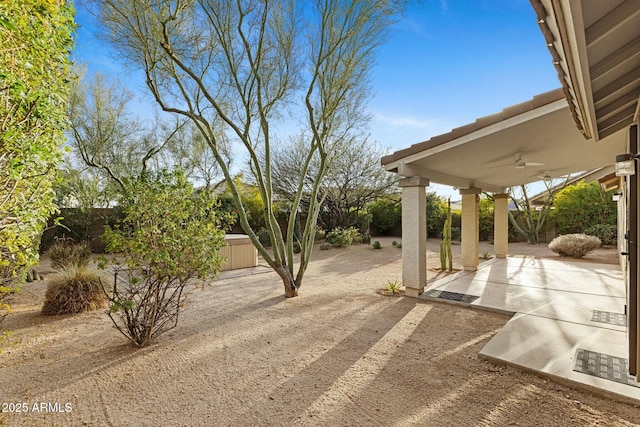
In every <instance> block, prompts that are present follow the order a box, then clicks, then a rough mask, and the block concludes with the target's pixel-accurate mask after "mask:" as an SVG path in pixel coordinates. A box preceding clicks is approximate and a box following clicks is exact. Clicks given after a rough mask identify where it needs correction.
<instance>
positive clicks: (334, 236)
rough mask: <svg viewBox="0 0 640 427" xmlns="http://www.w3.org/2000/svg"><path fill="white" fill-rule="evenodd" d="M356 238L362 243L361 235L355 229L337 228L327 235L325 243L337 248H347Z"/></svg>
mask: <svg viewBox="0 0 640 427" xmlns="http://www.w3.org/2000/svg"><path fill="white" fill-rule="evenodd" d="M358 238H360V239H362V240H361V241H364V239H363V237H362V235H361V234H360V232H359V231H358V230H357V229H356V228H355V227H349V228H340V227H338V228H335V229H333V230H331V231H330V232H329V233H327V242H328V243H331V244H332V245H333V246H335V247H337V248H342V247H345V246H349V245H351V244H352V243H353V242H354V241H355V240H356V239H358Z"/></svg>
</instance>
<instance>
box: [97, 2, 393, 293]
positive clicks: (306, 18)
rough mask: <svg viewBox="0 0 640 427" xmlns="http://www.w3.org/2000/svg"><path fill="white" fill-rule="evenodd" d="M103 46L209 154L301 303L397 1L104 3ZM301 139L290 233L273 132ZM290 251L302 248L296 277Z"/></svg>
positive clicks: (243, 217)
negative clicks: (335, 179)
mask: <svg viewBox="0 0 640 427" xmlns="http://www.w3.org/2000/svg"><path fill="white" fill-rule="evenodd" d="M97 3H98V4H99V5H100V18H101V22H102V23H103V24H104V25H105V27H106V28H107V29H108V30H107V31H108V34H107V37H108V38H109V40H110V41H111V42H112V43H113V44H114V45H115V46H116V48H117V49H118V51H119V52H120V53H121V54H122V55H123V56H124V57H125V58H127V60H128V61H129V63H130V64H132V65H133V66H135V67H137V68H139V69H142V70H143V72H144V73H145V76H146V82H147V86H148V88H149V90H150V91H151V93H152V94H153V96H154V98H155V100H156V102H157V103H158V105H160V107H161V108H162V109H163V110H164V111H167V112H170V113H173V114H176V115H178V116H181V117H184V118H188V119H189V120H190V121H191V122H192V123H193V124H194V125H195V126H196V127H197V128H198V129H199V131H200V133H201V135H202V137H203V138H204V140H205V141H206V142H207V145H208V146H209V148H210V149H211V151H212V153H213V155H214V157H215V159H216V161H217V163H218V165H219V167H220V169H221V171H222V173H223V175H224V177H225V180H226V183H227V185H228V187H229V189H230V192H231V194H232V196H233V198H234V200H235V203H236V207H237V209H238V215H239V220H240V224H241V225H242V227H243V229H244V231H245V232H246V233H247V234H248V236H249V237H250V238H251V240H252V241H253V243H254V245H255V246H256V247H257V248H258V251H259V252H260V254H261V255H262V256H263V258H264V259H265V261H266V262H267V263H268V264H269V265H270V266H271V267H272V268H273V269H274V270H275V271H276V272H277V273H278V274H279V276H280V277H281V278H282V281H283V284H284V289H285V296H288V297H292V296H296V295H297V294H298V289H299V287H300V285H301V284H302V279H303V276H304V273H305V271H306V268H307V265H308V262H309V257H310V255H311V249H312V247H313V241H314V236H315V226H316V222H317V217H318V214H319V210H320V205H321V203H322V198H323V195H322V193H321V192H320V187H321V185H322V182H323V178H324V176H325V174H326V172H327V168H328V165H329V164H330V163H331V162H332V161H333V158H334V157H335V154H336V150H335V148H336V147H338V146H340V143H341V142H343V141H348V140H350V139H351V138H352V137H353V135H354V134H360V133H361V132H362V128H363V127H364V126H366V123H367V120H368V115H367V112H366V102H367V100H368V99H369V97H370V96H371V90H370V87H369V72H370V70H371V68H372V66H373V62H374V59H375V51H376V48H377V47H378V46H379V45H380V44H381V43H382V42H383V41H384V39H385V35H386V34H387V33H388V30H389V27H390V25H391V24H392V23H393V22H394V20H395V19H396V17H397V14H398V13H399V12H400V11H401V9H402V2H401V1H396V0H389V1H379V2H376V4H375V7H372V5H371V3H370V2H369V1H364V0H359V1H358V0H355V1H340V0H331V1H319V0H318V1H313V2H298V1H293V0H291V1H286V0H277V1H270V0H266V1H258V0H222V1H216V2H211V1H206V0H193V1H183V0H173V1H171V0H155V1H148V0H104V1H101V2H97ZM283 122H287V123H288V124H292V123H293V124H298V125H299V129H298V131H297V132H294V133H295V134H297V135H300V139H301V140H302V141H304V144H305V147H306V150H305V155H304V157H303V159H302V168H301V174H300V175H299V176H298V177H297V179H296V181H295V182H296V183H297V185H296V195H295V197H294V198H293V201H292V204H291V212H290V214H289V218H288V220H287V226H286V230H285V231H284V232H283V230H281V229H280V227H279V225H278V221H277V218H276V214H275V212H274V210H273V199H274V190H273V181H272V180H273V176H272V169H271V157H272V150H273V147H274V146H275V145H277V144H279V143H281V142H282V140H283V136H282V135H281V134H280V133H278V132H276V129H277V128H280V129H282V128H286V126H283ZM221 135H224V138H229V139H230V140H231V141H232V142H233V143H235V148H236V149H238V150H241V149H243V150H244V155H245V156H246V158H247V159H248V164H249V169H250V170H251V172H252V174H253V181H254V182H255V184H256V186H257V188H258V191H259V192H260V197H261V198H262V200H263V205H264V207H265V209H264V223H265V224H266V229H267V232H268V233H269V236H270V240H271V242H272V244H273V252H269V251H267V250H266V249H265V247H264V246H263V245H262V244H261V243H260V241H259V240H258V238H257V236H256V233H255V231H254V230H253V229H252V228H251V226H250V225H249V223H248V219H247V212H246V210H245V208H244V206H243V203H242V198H241V196H240V194H239V192H238V189H237V188H236V186H235V184H234V181H233V176H232V173H231V171H230V169H229V167H228V164H227V163H226V162H225V159H224V157H223V154H222V148H221V147H222V145H221V143H222V140H223V139H224V138H221ZM312 164H314V165H317V168H315V172H314V176H313V177H312V181H313V185H312V187H311V192H310V193H309V197H308V202H309V203H308V212H309V215H308V218H307V221H306V225H305V228H304V230H303V231H302V234H301V236H300V237H299V241H296V239H298V238H296V237H295V236H294V232H293V231H294V228H295V226H296V217H297V215H298V210H299V209H300V205H301V201H302V199H303V195H304V184H305V179H306V178H307V176H308V175H307V173H308V172H309V171H310V170H311V168H310V167H311V165H312ZM294 243H295V244H297V245H299V246H300V247H301V252H300V258H299V262H298V268H297V271H296V268H295V266H294V264H295V262H294V256H293V248H294Z"/></svg>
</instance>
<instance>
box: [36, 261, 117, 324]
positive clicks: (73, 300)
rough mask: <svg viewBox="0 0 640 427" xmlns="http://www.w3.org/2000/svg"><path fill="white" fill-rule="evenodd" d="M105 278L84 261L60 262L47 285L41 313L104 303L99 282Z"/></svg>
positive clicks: (80, 309) (80, 310)
mask: <svg viewBox="0 0 640 427" xmlns="http://www.w3.org/2000/svg"><path fill="white" fill-rule="evenodd" d="M108 280H109V279H107V278H105V277H103V276H102V275H101V274H100V273H98V272H97V271H95V270H93V269H91V268H89V267H87V266H86V265H77V264H68V265H66V266H63V267H62V269H61V270H60V271H59V272H58V273H57V274H56V275H55V276H53V277H52V278H51V282H49V284H48V286H47V292H46V294H45V297H44V305H43V306H42V314H46V315H49V316H56V315H59V314H77V313H84V312H85V311H90V310H97V309H99V308H103V307H105V306H106V305H107V298H106V294H105V292H104V289H103V287H102V285H103V283H107V281H108Z"/></svg>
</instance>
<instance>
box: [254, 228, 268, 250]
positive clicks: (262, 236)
mask: <svg viewBox="0 0 640 427" xmlns="http://www.w3.org/2000/svg"><path fill="white" fill-rule="evenodd" d="M256 236H257V237H258V240H259V241H260V243H262V245H263V246H264V247H265V248H268V247H269V246H271V237H270V236H269V232H268V231H267V229H266V228H261V229H260V230H258V232H257V233H256Z"/></svg>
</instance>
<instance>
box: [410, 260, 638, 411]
mask: <svg viewBox="0 0 640 427" xmlns="http://www.w3.org/2000/svg"><path fill="white" fill-rule="evenodd" d="M420 298H421V299H426V300H435V301H444V302H449V303H454V304H463V305H467V306H470V307H475V308H480V309H485V310H492V311H498V312H502V313H507V314H513V317H512V318H511V320H509V322H508V323H507V324H506V325H505V326H504V327H503V328H502V329H501V330H500V331H499V332H498V333H497V334H496V335H495V336H494V337H493V338H492V339H491V340H490V341H489V342H488V343H487V344H486V345H485V347H484V348H483V349H482V350H481V352H480V355H482V356H483V357H486V358H488V359H491V360H495V361H498V362H501V363H507V364H510V365H514V366H518V367H520V368H524V369H526V370H530V371H534V372H538V373H542V374H545V375H548V376H551V377H553V378H554V379H556V380H559V381H561V382H567V381H568V382H571V383H573V385H576V384H578V385H579V386H582V387H584V388H588V389H596V390H598V391H600V392H604V393H607V394H611V395H615V397H616V398H618V399H620V398H621V399H623V400H626V399H634V400H635V401H638V400H640V386H639V385H638V384H637V383H636V381H635V378H634V377H632V376H630V375H629V374H628V361H627V350H628V347H627V337H626V318H625V316H624V305H625V301H626V296H625V284H624V280H623V274H622V272H621V270H620V268H619V267H618V266H617V265H611V264H597V263H585V262H572V261H568V260H566V259H558V260H551V259H544V258H534V257H531V256H514V257H509V258H506V259H500V258H496V259H493V260H491V261H489V262H484V263H482V264H481V265H480V266H479V268H478V270H477V271H474V272H470V271H462V272H460V273H457V274H455V275H452V276H449V277H446V278H443V279H440V280H438V281H436V282H434V283H432V284H430V286H429V287H428V288H427V290H426V291H425V293H424V294H423V295H421V297H420Z"/></svg>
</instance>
